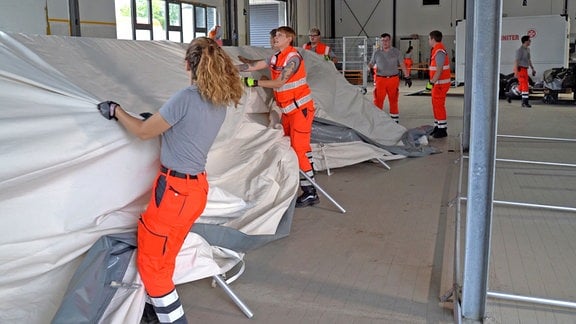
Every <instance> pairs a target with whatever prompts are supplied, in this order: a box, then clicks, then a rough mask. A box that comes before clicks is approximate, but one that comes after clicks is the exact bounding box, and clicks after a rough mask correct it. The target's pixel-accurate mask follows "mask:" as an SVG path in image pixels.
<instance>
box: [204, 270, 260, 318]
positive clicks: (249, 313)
mask: <svg viewBox="0 0 576 324" xmlns="http://www.w3.org/2000/svg"><path fill="white" fill-rule="evenodd" d="M212 279H214V281H216V283H217V284H218V285H219V286H220V287H221V288H222V289H223V290H224V292H225V293H226V294H227V295H228V297H230V298H231V299H232V301H233V302H234V303H235V304H236V306H238V308H240V310H241V311H242V312H243V313H244V315H246V317H248V318H252V317H253V316H254V314H253V313H252V311H251V310H250V308H248V306H246V304H244V302H243V301H242V300H240V298H238V295H236V293H234V291H232V289H231V288H230V286H228V284H227V283H226V281H225V280H224V279H222V277H221V276H220V275H215V276H212Z"/></svg>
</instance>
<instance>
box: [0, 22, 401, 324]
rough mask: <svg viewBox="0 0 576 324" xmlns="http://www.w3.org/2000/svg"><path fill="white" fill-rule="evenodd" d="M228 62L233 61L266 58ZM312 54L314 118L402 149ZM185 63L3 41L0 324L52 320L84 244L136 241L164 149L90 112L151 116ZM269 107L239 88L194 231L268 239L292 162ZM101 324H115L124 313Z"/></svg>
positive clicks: (142, 53)
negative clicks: (210, 227)
mask: <svg viewBox="0 0 576 324" xmlns="http://www.w3.org/2000/svg"><path fill="white" fill-rule="evenodd" d="M226 50H227V51H228V52H229V53H230V55H231V56H232V57H233V58H235V57H236V56H237V55H238V54H242V55H244V56H248V57H253V58H264V57H266V56H267V55H269V54H270V52H269V50H265V49H258V48H250V47H241V48H233V47H229V48H226ZM314 55H315V54H312V53H308V52H307V53H304V57H305V60H306V64H308V65H307V69H308V71H309V72H308V80H309V83H310V85H311V88H312V91H313V96H314V99H315V100H316V102H317V112H316V115H317V117H320V118H323V119H325V120H328V121H332V122H334V123H335V124H338V125H343V126H346V127H349V128H353V129H355V130H357V131H358V132H360V133H361V134H362V135H363V136H365V137H367V138H370V139H371V140H372V141H374V142H376V143H378V144H380V145H381V146H387V145H390V146H394V145H399V144H400V138H401V137H402V135H403V134H404V133H405V129H404V128H403V127H402V126H399V125H397V124H395V123H394V122H392V121H391V119H389V118H388V115H386V114H385V113H383V112H381V111H379V110H377V109H374V107H373V106H372V104H371V103H370V101H368V100H366V99H365V98H364V97H363V96H362V94H360V93H359V92H358V90H357V87H354V86H352V85H349V84H348V83H347V82H346V80H345V79H344V78H343V77H341V76H340V75H339V74H338V72H337V71H335V70H334V67H333V66H332V65H331V63H327V62H324V61H323V60H321V59H320V58H318V57H316V56H314ZM183 56H184V50H183V48H182V46H181V45H179V44H174V43H170V42H143V41H122V40H112V39H93V38H72V37H55V36H30V35H22V34H5V33H1V32H0V151H1V152H2V154H1V155H0V166H1V168H0V273H1V274H2V275H1V276H0V322H1V323H46V322H49V321H50V319H51V318H52V316H53V315H54V313H55V312H56V310H57V308H58V306H59V304H60V302H61V300H62V297H63V294H64V292H65V289H66V286H67V284H68V282H69V280H70V278H71V277H72V275H73V273H74V270H75V269H76V268H77V266H78V264H79V262H80V261H81V260H82V258H81V257H82V256H83V254H84V253H85V252H86V251H87V250H88V249H89V248H90V246H91V245H92V244H93V243H94V242H96V241H97V240H98V239H99V238H100V237H102V236H104V235H107V234H113V233H122V232H128V231H134V230H135V227H136V222H137V218H138V216H139V214H140V212H142V210H143V208H144V206H145V204H146V202H147V200H148V195H149V191H150V188H151V186H152V181H153V177H154V176H155V174H156V172H157V170H158V153H159V141H158V140H156V139H154V140H148V141H142V140H139V139H137V138H135V137H133V136H131V135H129V134H128V133H127V132H126V131H125V130H124V129H123V128H122V127H120V126H119V125H118V124H117V123H116V122H114V121H108V120H105V119H104V118H102V116H100V114H99V113H98V111H97V110H96V104H97V103H98V102H100V101H104V100H114V101H117V102H119V103H120V104H122V106H123V107H124V108H125V109H126V110H128V111H131V112H133V113H135V114H138V113H141V112H155V111H157V110H158V108H159V107H160V106H161V105H162V104H163V103H164V102H165V101H166V100H167V99H168V98H169V97H170V96H171V95H172V94H173V93H174V92H176V91H177V90H179V89H180V88H182V87H185V86H186V85H187V84H188V82H189V81H188V77H187V75H186V73H185V71H184V62H183ZM270 101H271V100H270V97H269V92H267V91H266V90H264V89H259V88H255V89H246V92H245V96H244V98H243V102H242V103H241V104H240V105H239V107H237V108H235V109H234V108H230V109H229V112H228V115H227V117H226V121H225V123H224V125H223V127H222V130H221V132H220V134H219V135H218V138H217V140H216V142H215V144H214V146H213V148H212V150H211V151H210V154H209V156H208V165H207V171H208V175H209V179H208V180H209V183H210V194H209V200H208V206H207V209H206V211H205V213H204V214H203V216H202V217H201V218H200V222H204V223H210V224H220V225H223V226H225V227H229V228H234V229H236V230H238V231H240V232H242V233H245V234H247V235H271V234H274V233H275V231H276V229H277V226H278V223H279V222H280V220H281V218H282V216H283V215H284V213H285V211H286V210H287V209H288V208H289V206H290V204H291V202H292V201H293V198H294V196H295V193H296V190H297V186H298V163H297V160H296V156H295V154H294V153H293V151H292V150H291V149H290V146H289V141H288V138H286V137H284V136H283V132H282V130H281V129H280V128H279V127H276V125H274V123H273V122H272V123H271V122H270V120H269V119H268V117H266V116H267V115H263V114H259V113H260V112H263V111H265V110H266V109H267V107H268V105H270ZM270 126H272V127H270ZM370 154H373V153H370ZM370 154H369V155H370ZM378 154H385V152H381V151H380V152H379V153H378ZM368 158H370V157H368ZM353 160H354V162H353V163H356V162H358V161H361V160H363V159H362V158H361V159H353ZM338 165H339V166H341V163H339V164H338ZM189 239H190V240H192V242H191V243H190V245H196V246H199V245H200V246H202V245H206V244H207V243H206V242H204V241H203V240H202V238H201V237H198V236H197V235H196V236H195V238H194V237H191V238H189ZM208 248H209V247H208ZM182 255H183V256H182V257H183V258H188V261H182V260H180V256H179V264H187V266H186V268H185V269H186V270H187V271H188V272H190V266H191V264H193V267H194V270H196V269H199V270H198V272H195V273H194V275H193V277H194V279H198V278H201V277H207V276H210V275H213V274H217V273H221V272H222V271H224V270H223V269H222V268H221V267H220V266H219V265H218V264H217V262H214V261H213V260H212V259H213V258H214V256H213V255H210V253H198V254H194V253H192V254H190V253H186V251H184V252H183V253H182ZM200 269H202V270H200ZM132 273H135V271H134V269H133V268H132ZM135 294H136V292H135ZM134 296H136V295H133V296H131V298H130V299H129V300H127V301H126V303H128V304H127V305H128V306H126V307H125V308H123V310H119V311H118V312H119V313H118V314H127V313H130V312H128V311H127V309H128V308H130V307H134V305H136V306H135V307H136V308H138V309H139V307H141V306H142V300H143V299H142V298H143V293H142V290H138V295H137V296H140V297H138V298H136V297H134ZM120 304H121V303H120ZM130 305H132V306H130ZM117 309H122V307H118V308H117ZM107 316H109V317H108V318H115V320H114V321H116V322H118V323H121V322H123V321H122V320H120V319H119V317H122V315H118V316H119V317H117V316H116V317H115V316H113V315H110V314H108V315H107ZM126 316H128V315H126ZM132 316H134V315H133V314H132ZM131 321H132V320H127V321H126V322H124V323H128V322H131Z"/></svg>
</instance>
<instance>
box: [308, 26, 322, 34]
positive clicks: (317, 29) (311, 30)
mask: <svg viewBox="0 0 576 324" xmlns="http://www.w3.org/2000/svg"><path fill="white" fill-rule="evenodd" d="M308 33H309V34H310V35H320V28H318V27H312V28H310V30H309V31H308Z"/></svg>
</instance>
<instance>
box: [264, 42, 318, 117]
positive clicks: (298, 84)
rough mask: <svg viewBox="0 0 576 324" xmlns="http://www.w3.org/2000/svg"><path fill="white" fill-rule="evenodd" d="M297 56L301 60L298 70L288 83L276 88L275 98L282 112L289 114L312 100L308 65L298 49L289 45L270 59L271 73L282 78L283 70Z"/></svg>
mask: <svg viewBox="0 0 576 324" xmlns="http://www.w3.org/2000/svg"><path fill="white" fill-rule="evenodd" d="M294 57H297V58H298V60H300V65H299V67H298V70H296V72H295V73H294V74H292V76H291V77H290V78H289V79H288V81H286V83H285V84H284V85H283V86H281V87H279V88H277V89H274V99H276V103H277V104H278V106H279V107H280V110H281V111H282V113H284V114H287V113H289V112H291V111H293V110H295V109H297V108H298V107H300V106H302V105H303V104H305V103H307V102H308V101H310V100H312V96H311V95H310V93H311V92H310V88H309V87H308V83H307V82H306V67H305V66H304V59H303V58H302V56H301V55H300V53H298V51H297V50H296V49H295V48H294V47H292V46H289V47H288V48H286V49H285V50H284V51H282V52H278V53H276V54H275V55H274V56H272V59H271V60H270V74H271V76H272V79H273V80H276V79H278V78H280V76H281V75H282V71H284V68H285V67H286V64H287V63H288V61H289V60H290V59H291V58H294Z"/></svg>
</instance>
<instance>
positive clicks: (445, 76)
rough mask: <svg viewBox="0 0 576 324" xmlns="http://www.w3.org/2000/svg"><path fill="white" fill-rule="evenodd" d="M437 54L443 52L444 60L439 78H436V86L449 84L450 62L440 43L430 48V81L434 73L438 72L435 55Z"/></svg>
mask: <svg viewBox="0 0 576 324" xmlns="http://www.w3.org/2000/svg"><path fill="white" fill-rule="evenodd" d="M438 52H443V53H444V55H445V57H446V58H445V59H444V66H442V72H440V73H441V74H440V78H438V82H437V83H438V84H445V83H450V60H449V59H448V53H447V52H446V48H445V47H444V45H443V44H442V43H436V45H434V47H433V48H432V54H431V55H430V66H429V68H428V69H429V74H430V79H432V78H433V77H434V75H435V74H436V71H437V70H438V69H437V67H436V54H438Z"/></svg>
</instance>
